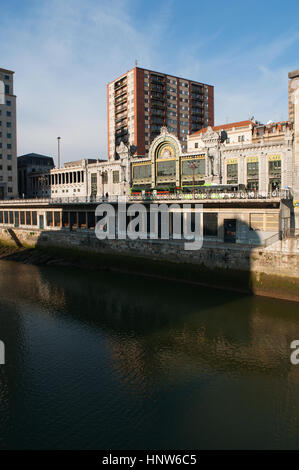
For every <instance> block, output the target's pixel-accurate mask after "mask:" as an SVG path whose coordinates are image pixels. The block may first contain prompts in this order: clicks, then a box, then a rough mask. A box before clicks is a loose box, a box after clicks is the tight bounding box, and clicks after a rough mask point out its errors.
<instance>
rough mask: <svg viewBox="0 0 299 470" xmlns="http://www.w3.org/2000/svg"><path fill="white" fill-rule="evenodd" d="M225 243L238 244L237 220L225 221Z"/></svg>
mask: <svg viewBox="0 0 299 470" xmlns="http://www.w3.org/2000/svg"><path fill="white" fill-rule="evenodd" d="M223 225H224V241H225V242H226V243H236V232H237V220H236V219H224V222H223Z"/></svg>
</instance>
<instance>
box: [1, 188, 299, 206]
mask: <svg viewBox="0 0 299 470" xmlns="http://www.w3.org/2000/svg"><path fill="white" fill-rule="evenodd" d="M124 199H126V200H127V201H136V200H137V201H161V200H164V201H165V200H170V201H173V200H182V201H184V200H197V201H203V200H243V201H244V200H273V199H275V200H280V199H291V192H290V190H283V191H273V192H266V191H265V192H263V191H261V192H254V191H233V192H221V191H212V190H210V191H209V190H207V191H206V192H195V194H194V195H193V194H192V193H188V194H186V193H168V194H155V193H150V194H137V195H128V196H108V197H106V196H70V197H69V196H64V197H52V198H50V197H49V198H31V199H24V198H20V199H4V200H1V201H0V205H21V204H24V203H25V204H45V205H51V204H92V203H96V202H106V203H109V202H111V203H115V202H118V201H119V200H124Z"/></svg>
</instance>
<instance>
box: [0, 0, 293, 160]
mask: <svg viewBox="0 0 299 470" xmlns="http://www.w3.org/2000/svg"><path fill="white" fill-rule="evenodd" d="M12 2H17V0H12ZM153 2H156V4H155V5H153V4H152V3H153ZM153 2H152V3H151V4H147V6H146V9H141V8H140V2H139V0H114V1H113V2H111V1H110V0H85V1H84V2H83V1H82V0H47V1H43V0H39V1H37V0H30V1H28V2H25V3H24V2H23V3H20V5H21V6H22V11H17V9H15V10H11V11H10V12H7V14H6V15H2V16H1V18H0V23H1V24H0V26H1V27H0V40H1V63H0V66H2V67H6V68H12V69H14V70H15V71H16V75H15V91H16V94H17V95H18V142H19V152H18V153H19V154H21V153H26V152H31V151H35V152H40V153H45V154H50V155H53V156H55V155H56V137H57V136H58V135H60V136H61V137H62V156H63V160H64V161H66V160H71V159H78V158H82V157H97V156H98V157H99V156H101V157H105V156H106V84H107V83H108V82H109V81H110V80H112V79H114V78H115V77H116V76H118V75H120V74H121V73H123V72H125V71H126V70H129V69H130V68H132V67H133V66H134V61H135V59H138V60H139V63H140V65H141V66H144V67H148V68H152V69H154V70H160V71H165V72H169V73H172V74H176V75H180V76H186V77H188V78H193V79H194V80H200V81H204V82H206V83H211V84H213V85H215V110H216V121H217V122H218V123H221V122H225V121H226V120H229V121H233V120H238V119H244V118H247V117H248V115H249V114H254V115H255V116H256V118H257V119H260V120H264V121H266V120H268V119H273V120H274V119H281V118H282V117H284V118H286V117H287V72H288V71H289V70H290V69H292V68H297V67H298V64H296V63H291V62H287V61H286V60H282V59H283V58H285V56H286V55H287V52H288V51H290V50H292V48H295V47H296V46H298V42H299V31H298V30H296V29H295V30H293V31H288V32H287V34H284V33H281V34H280V35H278V36H276V37H274V38H273V35H271V40H268V41H267V40H263V41H259V40H258V39H255V38H254V37H253V38H252V37H251V36H249V35H241V36H240V40H239V41H238V42H233V41H230V42H228V43H226V42H225V41H226V40H227V37H228V36H229V30H228V28H229V26H227V25H226V23H225V22H223V21H221V22H219V24H214V23H213V22H212V19H211V25H212V26H213V27H211V28H206V29H205V30H202V28H200V27H196V28H193V29H192V28H190V29H188V27H186V26H183V25H180V22H178V16H179V15H180V13H179V10H178V8H179V6H180V2H178V1H177V0H161V1H160V2H158V1H157V0H153ZM195 3H196V2H195ZM17 4H19V3H18V2H17ZM138 8H139V10H138ZM198 8H199V7H198ZM137 10H138V11H139V14H138V15H137V13H136V12H137ZM199 11H201V9H200V8H199ZM135 13H136V14H135ZM189 14H191V13H190V12H188V15H189ZM190 20H191V17H190ZM188 22H189V17H188V21H187V20H186V18H185V23H186V24H188ZM198 24H199V25H200V24H201V23H200V22H198ZM269 37H270V36H269ZM7 38H9V40H7ZM224 44H226V47H224V46H223V45H224Z"/></svg>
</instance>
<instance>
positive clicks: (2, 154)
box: [0, 68, 18, 199]
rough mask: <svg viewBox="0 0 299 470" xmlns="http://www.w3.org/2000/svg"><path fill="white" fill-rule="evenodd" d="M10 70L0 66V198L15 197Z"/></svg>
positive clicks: (13, 131)
mask: <svg viewBox="0 0 299 470" xmlns="http://www.w3.org/2000/svg"><path fill="white" fill-rule="evenodd" d="M13 74H14V72H12V71H11V70H6V69H1V68H0V199H12V198H15V197H17V194H18V182H17V128H16V96H15V95H14V89H13Z"/></svg>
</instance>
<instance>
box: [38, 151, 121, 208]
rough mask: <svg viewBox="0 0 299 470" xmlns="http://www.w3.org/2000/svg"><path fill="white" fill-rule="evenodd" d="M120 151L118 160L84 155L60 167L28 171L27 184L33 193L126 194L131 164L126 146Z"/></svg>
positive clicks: (80, 196)
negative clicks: (37, 171) (28, 181)
mask: <svg viewBox="0 0 299 470" xmlns="http://www.w3.org/2000/svg"><path fill="white" fill-rule="evenodd" d="M123 152H124V153H121V158H120V160H114V161H107V160H96V159H83V160H78V161H74V162H67V163H65V164H64V166H63V168H53V169H51V170H48V171H46V172H41V173H39V174H36V173H31V175H30V176H29V179H30V183H29V185H30V187H32V188H33V194H34V197H42V198H51V199H57V198H69V199H70V198H76V199H78V200H80V199H81V200H86V199H87V198H102V197H114V196H121V195H126V194H129V188H130V166H129V156H128V151H127V148H126V147H125V146H124V149H123Z"/></svg>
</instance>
